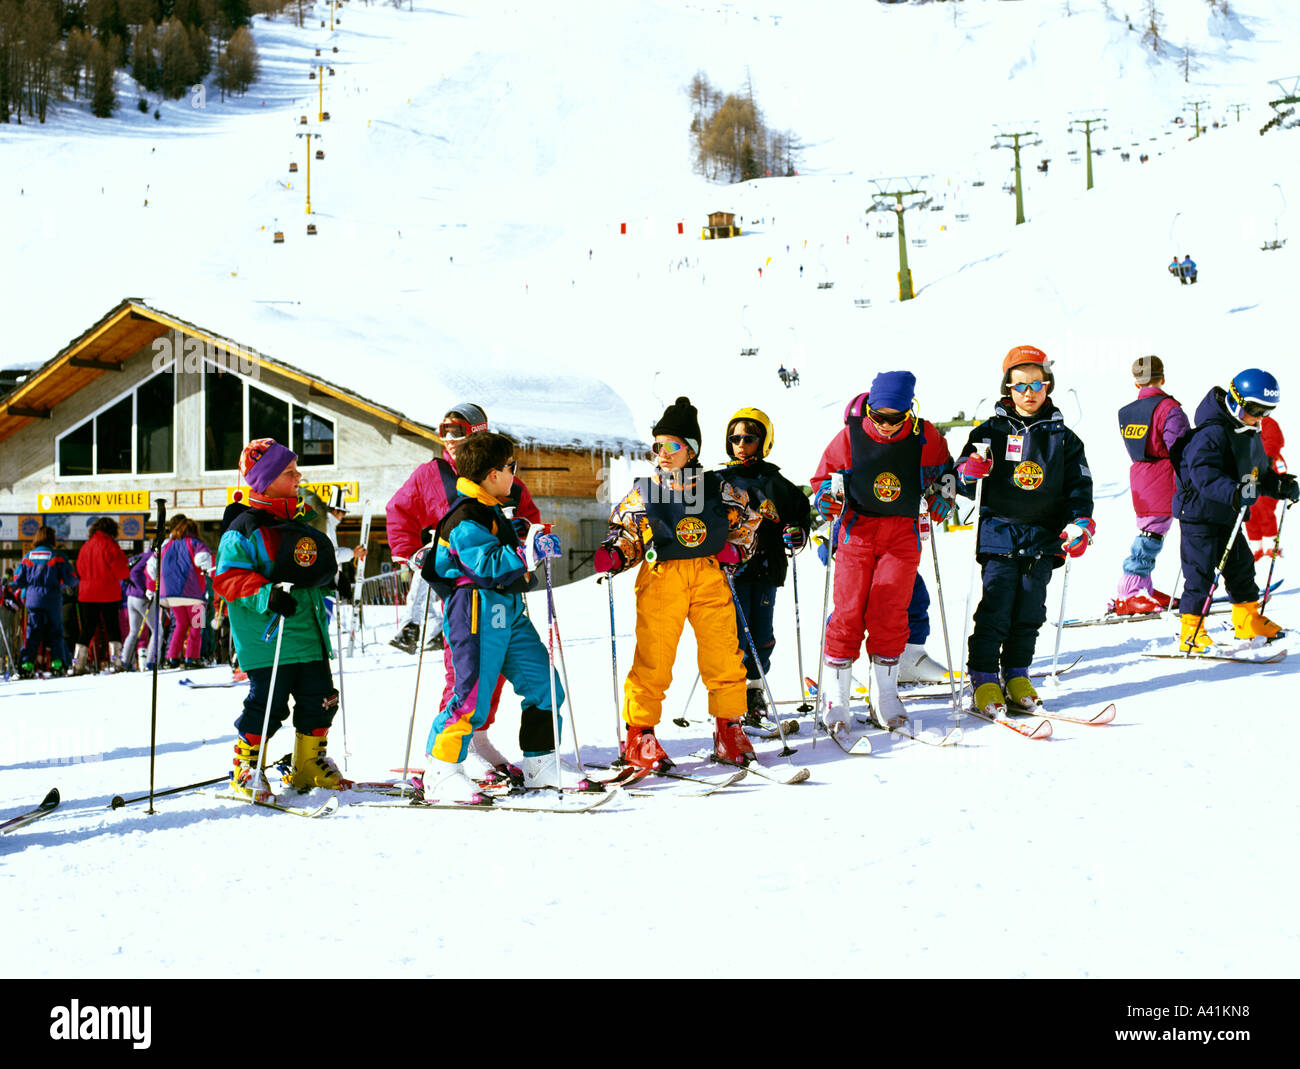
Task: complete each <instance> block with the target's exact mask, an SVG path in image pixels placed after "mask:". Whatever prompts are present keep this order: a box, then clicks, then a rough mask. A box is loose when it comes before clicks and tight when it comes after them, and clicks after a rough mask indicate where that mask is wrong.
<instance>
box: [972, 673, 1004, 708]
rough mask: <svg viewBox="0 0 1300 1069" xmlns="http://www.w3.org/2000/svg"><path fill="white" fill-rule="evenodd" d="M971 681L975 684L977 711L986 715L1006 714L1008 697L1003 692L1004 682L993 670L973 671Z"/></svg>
mask: <svg viewBox="0 0 1300 1069" xmlns="http://www.w3.org/2000/svg"><path fill="white" fill-rule="evenodd" d="M971 682H972V683H973V684H974V685H975V711H976V712H977V713H983V714H984V715H985V716H991V717H999V716H1006V713H1007V699H1006V695H1005V694H1003V693H1002V683H1001V682H1000V681H999V679H998V677H997V675H996V674H995V673H991V672H972V673H971Z"/></svg>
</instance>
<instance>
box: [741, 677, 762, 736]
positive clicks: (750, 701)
mask: <svg viewBox="0 0 1300 1069" xmlns="http://www.w3.org/2000/svg"><path fill="white" fill-rule="evenodd" d="M766 721H767V698H766V697H765V696H764V694H763V681H762V680H761V679H751V680H748V681H747V682H746V684H745V719H744V726H745V727H747V728H761V727H764V726H765V725H766Z"/></svg>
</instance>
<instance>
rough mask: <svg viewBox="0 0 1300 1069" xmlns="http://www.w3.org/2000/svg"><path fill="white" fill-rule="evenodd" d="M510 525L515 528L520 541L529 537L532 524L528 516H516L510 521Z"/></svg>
mask: <svg viewBox="0 0 1300 1069" xmlns="http://www.w3.org/2000/svg"><path fill="white" fill-rule="evenodd" d="M510 526H511V527H513V528H514V529H515V534H516V535H517V536H518V538H519V541H521V542H522V541H523V540H524V539H525V538H527V537H528V528H529V527H530V526H531V524H529V522H528V520H527V518H526V517H524V516H516V517H515V518H514V519H513V520H511V521H510Z"/></svg>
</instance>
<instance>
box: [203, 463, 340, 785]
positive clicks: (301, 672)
mask: <svg viewBox="0 0 1300 1069" xmlns="http://www.w3.org/2000/svg"><path fill="white" fill-rule="evenodd" d="M297 462H298V455H297V454H296V453H294V452H292V451H291V450H290V449H288V448H287V447H286V446H283V445H281V444H280V443H279V442H276V441H275V440H273V439H271V438H257V439H254V440H253V441H251V442H249V443H248V445H247V446H245V447H244V451H243V454H242V455H241V456H240V458H239V471H240V474H241V475H242V476H243V479H244V481H245V482H247V483H248V486H249V493H248V506H247V507H244V508H235V509H233V510H232V509H231V508H227V510H226V511H227V517H228V518H229V519H230V524H229V526H228V527H227V528H226V531H225V533H224V534H223V535H222V536H221V541H220V542H219V543H218V545H217V564H216V574H215V576H214V578H213V586H214V589H215V592H216V593H217V594H218V595H220V596H221V597H223V598H225V600H226V606H227V611H228V613H229V616H230V632H231V637H232V638H233V639H234V642H235V652H236V654H237V656H238V658H239V665H240V667H241V668H242V669H243V670H244V671H245V672H247V673H248V681H249V688H248V697H247V698H245V699H244V708H243V711H242V712H241V714H240V716H239V718H238V719H237V720H236V721H235V730H236V732H237V733H238V734H237V735H236V738H235V770H234V772H233V773H232V775H231V786H232V788H233V790H234V791H236V792H237V793H239V794H243V795H245V796H252V797H254V798H256V799H259V800H265V799H270V798H273V797H274V796H273V794H272V792H271V790H270V787H269V785H268V784H267V782H266V780H265V779H264V778H263V777H262V774H261V771H260V769H259V762H260V760H261V751H262V747H263V746H264V745H265V744H266V743H267V741H269V739H270V737H271V736H272V735H274V734H275V732H276V731H277V730H278V729H279V727H280V725H281V724H283V723H284V720H285V718H286V717H287V716H288V714H289V697H290V695H292V696H293V699H294V708H293V726H294V743H293V766H292V768H291V770H290V771H289V772H288V773H286V774H285V776H284V783H285V785H286V786H289V787H294V788H297V789H298V790H302V791H305V790H309V789H310V788H312V787H329V788H333V789H336V790H344V789H346V788H347V787H349V786H350V785H351V784H350V783H349V781H348V780H345V779H344V778H343V777H342V776H341V775H340V774H339V770H338V767H337V766H336V765H335V764H334V762H333V761H332V760H331V759H330V758H329V757H327V756H326V754H325V746H326V738H327V736H328V735H329V729H330V725H331V724H332V723H333V721H334V714H335V713H336V712H337V710H338V704H339V692H338V691H337V690H335V689H334V680H333V677H332V676H331V675H330V667H329V656H330V640H329V625H328V623H327V621H326V617H325V604H324V599H323V597H322V594H321V588H322V587H323V586H325V585H327V584H328V583H329V582H330V580H332V579H333V578H334V572H335V570H336V569H335V563H334V551H333V548H332V547H331V546H330V541H329V539H328V538H326V537H325V536H324V535H323V534H321V533H320V531H318V530H317V529H316V528H315V527H314V526H312V525H311V524H310V523H309V522H308V520H309V519H311V518H312V517H310V516H308V515H307V514H306V513H305V511H304V509H303V508H302V506H301V505H300V504H299V501H298V486H299V484H300V483H301V482H302V474H301V472H299V471H298V463H297ZM277 629H278V630H279V631H280V632H281V633H280V635H279V636H277V635H276V631H277ZM277 654H278V661H277ZM273 673H274V675H275V693H274V694H271V693H270V687H271V676H272V674H273ZM268 702H269V703H270V719H269V720H267V721H266V723H267V727H266V731H267V734H266V736H265V738H264V737H263V735H262V725H263V721H264V720H266V710H267V703H268Z"/></svg>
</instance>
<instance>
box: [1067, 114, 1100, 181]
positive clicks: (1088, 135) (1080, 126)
mask: <svg viewBox="0 0 1300 1069" xmlns="http://www.w3.org/2000/svg"><path fill="white" fill-rule="evenodd" d="M1095 123H1101V124H1102V125H1101V127H1100V128H1099V129H1101V130H1105V129H1106V125H1105V124H1106V120H1105V119H1103V118H1100V117H1098V118H1092V119H1071V120H1070V131H1069V132H1070V133H1072V134H1077V133H1078V132H1079V131H1080V130H1083V147H1084V151H1085V152H1086V153H1087V156H1088V184H1087V187H1086V188H1088V189H1091V188H1092V128H1093V125H1094V124H1095Z"/></svg>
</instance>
